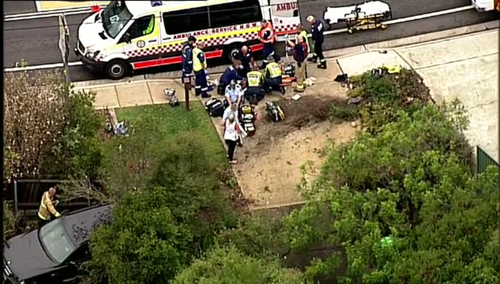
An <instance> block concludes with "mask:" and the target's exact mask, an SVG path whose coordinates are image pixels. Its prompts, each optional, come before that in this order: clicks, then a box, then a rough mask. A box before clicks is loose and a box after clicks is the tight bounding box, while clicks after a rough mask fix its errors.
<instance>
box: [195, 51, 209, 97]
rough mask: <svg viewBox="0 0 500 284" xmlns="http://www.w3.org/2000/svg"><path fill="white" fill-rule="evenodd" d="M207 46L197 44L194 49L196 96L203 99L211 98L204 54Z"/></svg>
mask: <svg viewBox="0 0 500 284" xmlns="http://www.w3.org/2000/svg"><path fill="white" fill-rule="evenodd" d="M204 47H205V45H204V44H203V43H201V42H199V43H197V44H196V47H195V48H194V49H193V71H194V76H195V78H196V79H195V80H196V86H195V87H194V90H195V95H197V96H199V95H201V97H202V98H209V97H210V95H209V94H208V93H207V92H208V84H207V59H206V58H205V53H203V50H202V49H203V48H204Z"/></svg>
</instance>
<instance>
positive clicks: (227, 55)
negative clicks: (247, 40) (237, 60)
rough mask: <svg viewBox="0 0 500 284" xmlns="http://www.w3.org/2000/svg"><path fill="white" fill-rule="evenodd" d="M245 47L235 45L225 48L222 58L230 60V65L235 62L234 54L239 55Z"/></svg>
mask: <svg viewBox="0 0 500 284" xmlns="http://www.w3.org/2000/svg"><path fill="white" fill-rule="evenodd" d="M242 46H243V44H242V43H233V44H230V45H229V46H227V47H226V48H224V53H223V55H222V57H224V59H225V60H228V63H232V62H233V54H235V53H237V52H238V51H240V49H241V47H242Z"/></svg>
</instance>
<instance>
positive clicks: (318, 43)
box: [307, 15, 326, 69]
mask: <svg viewBox="0 0 500 284" xmlns="http://www.w3.org/2000/svg"><path fill="white" fill-rule="evenodd" d="M307 21H308V22H309V23H310V24H311V33H312V40H313V41H314V53H313V57H312V58H311V61H312V62H314V63H316V62H317V60H318V59H319V62H318V68H321V69H326V59H325V56H324V55H323V42H324V40H325V37H324V35H323V31H324V29H323V23H322V22H321V21H320V20H316V18H315V17H314V16H313V15H309V16H307Z"/></svg>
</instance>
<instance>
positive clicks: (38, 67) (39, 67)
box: [4, 5, 474, 72]
mask: <svg viewBox="0 0 500 284" xmlns="http://www.w3.org/2000/svg"><path fill="white" fill-rule="evenodd" d="M470 9H474V6H472V5H469V6H463V7H458V8H453V9H449V10H443V11H439V12H434V13H428V14H422V15H417V16H412V17H407V18H401V19H396V20H390V21H387V22H384V24H386V25H390V24H400V23H405V22H410V21H416V20H421V19H426V18H431V17H437V16H442V15H446V14H452V13H457V12H461V11H466V10H470ZM74 13H81V12H74ZM59 15H60V13H58V14H54V15H46V16H45V17H54V16H59ZM65 15H76V14H70V13H65ZM5 21H8V19H5ZM13 21H15V20H13ZM345 32H347V29H337V30H332V31H326V32H325V35H332V34H338V33H345ZM308 37H311V35H310V34H309V35H308ZM81 65H83V64H82V62H80V61H75V62H68V66H70V67H73V66H81ZM63 67H64V65H63V63H62V62H61V63H53V64H44V65H32V66H27V67H12V68H4V72H18V71H24V70H42V69H52V68H63Z"/></svg>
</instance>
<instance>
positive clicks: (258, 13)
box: [75, 0, 300, 79]
mask: <svg viewBox="0 0 500 284" xmlns="http://www.w3.org/2000/svg"><path fill="white" fill-rule="evenodd" d="M262 19H267V20H271V22H272V23H273V26H274V29H275V31H276V33H277V40H284V36H286V35H289V34H295V33H296V27H297V26H298V25H299V24H300V17H299V9H298V3H297V0H207V1H112V2H111V3H110V4H109V5H108V6H107V7H106V8H105V9H103V10H102V11H99V12H97V13H95V14H93V15H91V16H90V17H88V18H86V19H85V20H84V21H83V23H82V24H81V25H80V26H79V27H78V43H77V47H76V48H75V53H76V54H77V55H78V57H79V58H80V59H81V61H82V62H83V64H84V66H86V67H88V68H89V69H92V70H96V71H104V73H105V74H106V75H107V76H108V77H109V78H111V79H120V78H123V77H124V76H126V75H127V74H128V73H129V72H130V71H133V70H139V69H144V68H150V67H157V66H162V65H168V64H177V63H181V61H182V57H181V50H182V46H183V44H184V43H185V42H186V40H187V38H188V37H189V36H190V35H193V36H195V37H196V39H197V40H198V41H202V42H204V43H205V45H206V47H205V49H204V51H205V56H206V57H207V58H208V59H212V58H220V57H226V58H228V57H229V55H230V54H231V51H232V50H234V49H236V48H239V47H241V46H242V45H243V44H246V45H248V46H250V47H251V48H252V50H254V51H260V50H262V48H263V46H262V44H261V43H260V42H259V40H258V32H259V30H260V22H261V20H262Z"/></svg>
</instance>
